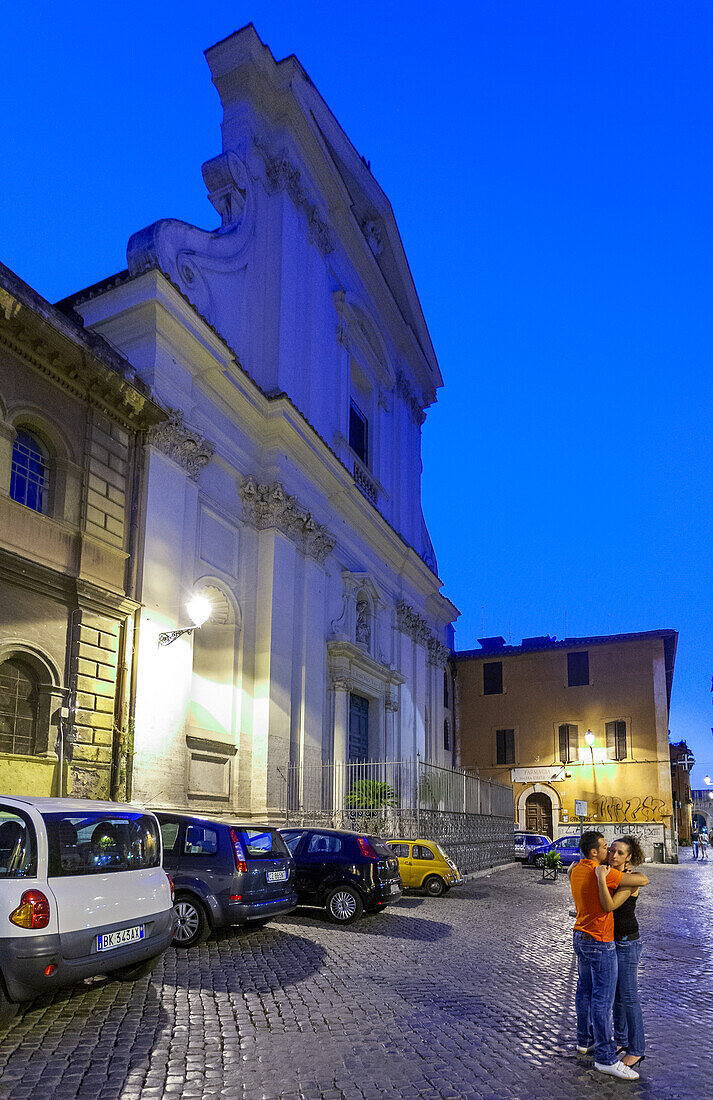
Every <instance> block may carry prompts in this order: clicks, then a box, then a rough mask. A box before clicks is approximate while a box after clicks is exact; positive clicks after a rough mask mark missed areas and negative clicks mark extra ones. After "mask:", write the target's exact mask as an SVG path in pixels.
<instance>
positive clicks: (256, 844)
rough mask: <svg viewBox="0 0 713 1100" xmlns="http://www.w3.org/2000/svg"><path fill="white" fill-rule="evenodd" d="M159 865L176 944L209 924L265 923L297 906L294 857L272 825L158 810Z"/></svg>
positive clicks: (192, 939)
mask: <svg viewBox="0 0 713 1100" xmlns="http://www.w3.org/2000/svg"><path fill="white" fill-rule="evenodd" d="M156 817H157V818H158V820H159V822H160V825H161V835H162V837H163V864H164V867H165V868H166V870H167V871H168V872H169V874H170V875H171V878H172V879H173V885H174V888H175V891H176V901H175V910H176V928H175V932H174V936H173V943H174V946H176V947H193V945H194V944H197V943H200V942H201V940H203V939H205V938H206V936H208V935H209V933H210V932H211V930H212V929H214V928H223V927H225V926H226V925H251V926H252V927H256V926H258V925H263V924H266V923H267V922H268V921H269V920H272V918H273V917H277V916H280V915H281V914H282V913H289V912H290V911H291V910H292V909H294V908H295V906H296V905H297V894H296V893H295V871H294V861H293V859H292V857H291V855H290V853H289V852H288V850H287V848H286V847H285V844H284V841H283V840H282V838H281V837H280V835H279V833H278V832H277V830H276V829H272V828H270V826H269V825H241V824H238V823H237V822H235V823H233V822H226V821H219V820H216V819H215V818H210V817H202V816H195V815H193V814H182V813H173V812H171V811H164V810H159V811H157V813H156Z"/></svg>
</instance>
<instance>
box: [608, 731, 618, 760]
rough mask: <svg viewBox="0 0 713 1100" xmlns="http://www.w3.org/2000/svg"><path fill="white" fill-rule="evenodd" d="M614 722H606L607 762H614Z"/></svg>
mask: <svg viewBox="0 0 713 1100" xmlns="http://www.w3.org/2000/svg"><path fill="white" fill-rule="evenodd" d="M616 725H617V724H616V722H607V760H616Z"/></svg>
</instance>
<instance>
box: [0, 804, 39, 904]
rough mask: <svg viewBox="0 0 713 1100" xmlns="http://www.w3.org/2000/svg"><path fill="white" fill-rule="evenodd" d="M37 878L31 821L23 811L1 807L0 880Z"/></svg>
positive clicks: (35, 842)
mask: <svg viewBox="0 0 713 1100" xmlns="http://www.w3.org/2000/svg"><path fill="white" fill-rule="evenodd" d="M36 876H37V841H36V839H35V830H34V827H33V826H32V824H31V822H30V819H29V818H28V817H27V816H26V815H25V814H24V813H23V812H22V810H14V809H10V807H9V806H2V807H0V878H35V877H36ZM18 896H19V895H18Z"/></svg>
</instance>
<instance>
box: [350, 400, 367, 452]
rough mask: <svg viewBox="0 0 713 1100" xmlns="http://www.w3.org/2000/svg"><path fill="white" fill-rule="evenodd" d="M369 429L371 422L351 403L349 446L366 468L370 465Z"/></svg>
mask: <svg viewBox="0 0 713 1100" xmlns="http://www.w3.org/2000/svg"><path fill="white" fill-rule="evenodd" d="M368 429H369V421H368V420H367V419H366V417H365V416H364V413H363V412H362V411H361V409H360V408H359V406H358V405H355V404H354V402H353V401H351V402H350V404H349V446H350V447H351V449H352V450H353V451H354V453H355V454H356V456H357V458H360V459H361V461H362V462H363V463H364V465H365V466H366V465H368V443H369V439H368Z"/></svg>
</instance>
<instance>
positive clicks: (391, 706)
mask: <svg viewBox="0 0 713 1100" xmlns="http://www.w3.org/2000/svg"><path fill="white" fill-rule="evenodd" d="M384 707H385V708H386V710H390V711H392V712H394V713H395V712H396V711H397V710H398V709H399V700H398V696H397V695H393V694H389V695H387V696H386V698H385V699H384Z"/></svg>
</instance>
